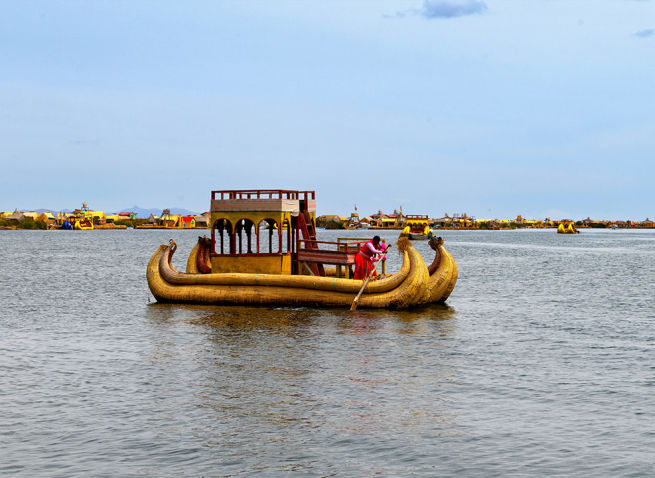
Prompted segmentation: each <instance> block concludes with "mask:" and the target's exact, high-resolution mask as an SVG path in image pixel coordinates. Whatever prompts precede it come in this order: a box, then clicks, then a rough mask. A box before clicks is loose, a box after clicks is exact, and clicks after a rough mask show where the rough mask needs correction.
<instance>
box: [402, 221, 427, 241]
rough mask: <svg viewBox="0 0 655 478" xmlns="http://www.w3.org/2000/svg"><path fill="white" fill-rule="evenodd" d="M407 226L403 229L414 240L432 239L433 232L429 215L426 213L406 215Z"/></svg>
mask: <svg viewBox="0 0 655 478" xmlns="http://www.w3.org/2000/svg"><path fill="white" fill-rule="evenodd" d="M405 221H406V223H407V226H406V227H405V229H404V230H403V234H405V235H407V236H408V237H409V238H410V239H411V240H412V241H427V240H429V239H430V237H432V236H431V234H429V232H430V226H429V222H430V220H429V219H428V216H426V215H412V214H408V215H407V216H405Z"/></svg>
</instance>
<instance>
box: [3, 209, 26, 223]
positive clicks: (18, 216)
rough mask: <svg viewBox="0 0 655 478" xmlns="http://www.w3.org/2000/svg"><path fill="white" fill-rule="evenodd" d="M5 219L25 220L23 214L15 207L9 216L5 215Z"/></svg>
mask: <svg viewBox="0 0 655 478" xmlns="http://www.w3.org/2000/svg"><path fill="white" fill-rule="evenodd" d="M5 219H6V220H7V221H24V220H25V214H23V213H22V212H18V209H16V210H15V211H14V212H13V213H11V214H10V215H9V216H6V217H5Z"/></svg>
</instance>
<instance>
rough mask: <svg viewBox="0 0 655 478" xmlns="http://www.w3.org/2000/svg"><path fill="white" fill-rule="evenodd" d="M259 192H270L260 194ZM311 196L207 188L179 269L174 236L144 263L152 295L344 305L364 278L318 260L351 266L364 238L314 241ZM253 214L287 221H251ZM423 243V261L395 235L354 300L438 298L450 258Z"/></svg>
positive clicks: (452, 273)
mask: <svg viewBox="0 0 655 478" xmlns="http://www.w3.org/2000/svg"><path fill="white" fill-rule="evenodd" d="M217 193H220V199H219V198H217V197H216V196H217ZM264 194H267V195H270V196H269V197H268V198H266V199H264V198H261V196H262V195H264ZM302 195H304V199H301V198H300V197H301V196H302ZM271 196H275V197H271ZM313 196H314V193H313V192H312V191H309V192H298V191H214V192H213V193H212V224H213V226H212V237H211V239H209V238H199V241H198V244H196V246H195V247H194V248H193V250H192V251H191V254H190V255H189V259H188V261H187V271H186V272H184V273H183V272H180V271H178V270H176V269H175V268H174V267H173V266H172V256H173V254H174V253H175V251H176V249H177V245H176V243H175V241H173V240H171V241H170V242H169V244H168V245H162V246H160V247H159V249H158V250H157V251H156V252H155V253H154V254H153V256H152V257H151V259H150V262H149V264H148V270H147V278H148V285H149V287H150V290H151V292H152V294H153V295H154V296H155V298H156V299H157V300H158V301H160V302H182V303H212V304H244V305H278V306H310V307H316V306H329V307H349V306H350V305H351V304H352V302H353V299H354V297H355V296H356V294H357V293H358V292H359V291H360V289H361V288H362V286H363V285H364V281H362V280H350V279H342V278H339V277H327V276H326V274H325V265H338V266H346V267H349V266H352V265H353V264H354V262H355V261H354V258H355V256H356V255H357V254H358V252H359V249H360V248H361V247H362V243H363V242H366V240H367V239H363V240H362V241H359V242H358V243H357V244H356V245H355V247H351V245H350V244H346V245H344V244H337V243H329V242H325V241H317V240H316V236H315V234H314V233H313V231H314V217H313V215H312V213H313V211H314V210H315V206H314V201H313ZM261 221H266V222H267V223H268V224H269V225H271V226H272V225H273V224H274V223H275V224H286V225H287V229H284V228H282V227H280V228H278V229H277V230H275V228H273V227H269V228H268V229H261V228H260V227H256V226H255V225H256V224H257V225H259V224H261ZM266 236H268V237H266ZM273 236H275V240H274V238H273ZM301 236H302V237H303V238H304V239H300V237H301ZM267 243H268V244H267ZM319 245H320V246H321V248H319ZM274 246H275V247H274ZM431 246H432V247H433V249H434V250H435V251H436V253H437V256H436V257H435V261H433V263H432V265H431V266H430V269H429V268H428V267H427V265H426V263H425V261H424V260H423V258H422V257H421V255H420V254H419V253H418V251H417V250H416V249H415V248H414V247H413V246H412V244H411V242H410V241H409V240H408V239H407V238H400V239H399V240H398V242H397V247H398V250H399V252H400V253H401V254H402V256H403V264H402V267H401V269H400V271H398V272H397V273H396V274H393V275H389V276H385V277H382V278H380V279H378V280H373V281H370V282H369V283H368V284H367V285H366V288H365V289H364V291H363V293H362V295H361V297H360V299H359V301H358V306H359V307H365V308H392V309H400V308H409V307H415V306H419V305H423V304H426V303H430V302H443V301H445V300H446V299H447V298H448V297H449V295H450V293H451V292H452V289H453V287H454V286H455V282H456V281H457V266H456V264H455V261H454V260H453V259H452V256H451V255H450V254H449V253H448V251H446V250H445V248H443V241H441V242H440V243H438V242H435V243H434V244H432V243H431ZM330 247H331V249H330Z"/></svg>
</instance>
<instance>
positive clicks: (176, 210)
mask: <svg viewBox="0 0 655 478" xmlns="http://www.w3.org/2000/svg"><path fill="white" fill-rule="evenodd" d="M169 209H170V210H171V214H181V215H183V216H196V215H198V214H202V213H200V212H193V211H189V210H188V209H184V208H181V207H172V208H169ZM94 210H95V211H101V210H102V209H94ZM163 210H164V209H163V208H162V209H159V208H156V207H153V208H150V209H144V208H142V207H139V206H136V205H135V206H133V207H131V208H125V209H121V210H120V211H118V212H133V213H135V214H136V217H138V218H140V219H146V218H148V217H149V216H150V214H154V215H155V216H161V213H162V211H163ZM34 212H36V213H38V214H42V213H44V212H49V213H51V214H53V215H55V216H56V215H57V213H58V212H64V213H66V214H69V213H71V212H73V209H48V208H40V209H35V210H34ZM104 212H105V214H113V212H109V211H104ZM203 212H204V211H203Z"/></svg>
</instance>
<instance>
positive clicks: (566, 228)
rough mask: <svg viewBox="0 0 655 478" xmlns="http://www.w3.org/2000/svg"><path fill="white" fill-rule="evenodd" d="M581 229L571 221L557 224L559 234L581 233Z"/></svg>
mask: <svg viewBox="0 0 655 478" xmlns="http://www.w3.org/2000/svg"><path fill="white" fill-rule="evenodd" d="M579 233H580V231H578V230H577V229H576V227H575V226H574V225H573V223H572V222H569V223H560V225H559V226H557V234H579Z"/></svg>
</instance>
